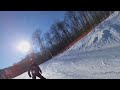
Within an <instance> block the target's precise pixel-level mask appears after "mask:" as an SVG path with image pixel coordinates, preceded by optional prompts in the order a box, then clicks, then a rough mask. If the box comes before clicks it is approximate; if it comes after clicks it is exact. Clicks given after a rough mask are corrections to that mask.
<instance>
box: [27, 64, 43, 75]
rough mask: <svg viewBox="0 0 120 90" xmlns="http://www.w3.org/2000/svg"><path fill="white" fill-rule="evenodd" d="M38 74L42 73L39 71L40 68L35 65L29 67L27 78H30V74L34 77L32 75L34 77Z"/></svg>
mask: <svg viewBox="0 0 120 90" xmlns="http://www.w3.org/2000/svg"><path fill="white" fill-rule="evenodd" d="M30 72H31V73H30ZM40 73H41V74H42V71H41V69H40V67H39V66H38V65H37V64H32V65H31V66H30V68H29V70H28V75H29V77H31V74H32V76H34V75H35V76H36V75H38V74H40Z"/></svg>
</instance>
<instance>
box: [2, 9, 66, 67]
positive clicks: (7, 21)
mask: <svg viewBox="0 0 120 90" xmlns="http://www.w3.org/2000/svg"><path fill="white" fill-rule="evenodd" d="M64 13H65V11H0V68H5V67H8V66H11V65H13V64H14V63H16V62H18V61H20V60H21V59H22V58H24V56H25V55H24V54H22V53H21V52H19V51H18V50H16V46H17V44H18V43H19V42H20V41H22V40H26V41H30V40H31V35H32V33H33V32H34V31H35V30H36V29H38V28H39V29H40V30H41V31H42V32H43V33H44V32H46V31H47V30H49V28H50V25H51V24H52V23H54V22H55V21H56V20H57V19H59V20H62V19H63V17H64Z"/></svg>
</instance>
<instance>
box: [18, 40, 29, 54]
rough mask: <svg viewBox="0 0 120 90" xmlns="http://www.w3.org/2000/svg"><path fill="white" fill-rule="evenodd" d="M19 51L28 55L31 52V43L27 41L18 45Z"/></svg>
mask: <svg viewBox="0 0 120 90" xmlns="http://www.w3.org/2000/svg"><path fill="white" fill-rule="evenodd" d="M18 50H19V51H20V52H22V53H27V52H29V50H30V43H29V42H27V41H22V42H20V43H19V44H18Z"/></svg>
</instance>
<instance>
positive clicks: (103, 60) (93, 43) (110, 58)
mask: <svg viewBox="0 0 120 90" xmlns="http://www.w3.org/2000/svg"><path fill="white" fill-rule="evenodd" d="M119 45H120V13H119V12H118V11H116V12H115V13H114V14H112V15H111V16H110V17H109V18H108V19H106V20H105V21H103V22H102V23H101V24H100V25H99V26H97V27H96V28H95V29H94V30H93V31H91V32H90V33H89V34H88V35H87V36H85V37H84V38H83V39H82V40H80V41H78V42H77V43H76V44H75V45H74V46H72V47H71V48H70V49H68V50H67V51H65V52H64V53H61V54H59V55H57V56H56V57H54V58H52V59H51V60H49V61H47V62H45V63H43V64H41V65H40V67H41V69H42V71H43V74H42V75H43V76H45V77H46V78H48V79H118V78H119V79H120V46H119ZM84 51H85V52H84ZM14 79H30V78H29V77H28V74H27V72H25V73H24V74H22V75H20V76H18V77H15V78H14Z"/></svg>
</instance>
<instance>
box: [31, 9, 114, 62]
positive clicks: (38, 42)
mask: <svg viewBox="0 0 120 90" xmlns="http://www.w3.org/2000/svg"><path fill="white" fill-rule="evenodd" d="M113 12H114V11H66V12H65V15H64V19H63V20H61V21H60V20H57V21H55V22H54V23H53V24H52V25H51V26H50V29H49V30H48V32H46V33H45V34H44V35H43V37H42V35H41V33H42V32H41V30H40V29H37V30H36V31H35V32H33V35H32V43H33V50H34V51H35V52H36V55H37V57H38V60H37V61H38V62H39V63H40V62H44V61H46V60H48V59H50V58H52V57H53V56H55V55H57V54H58V53H59V52H60V51H62V50H64V49H65V47H67V46H68V45H69V44H71V43H72V42H74V41H75V40H76V39H77V38H78V37H80V36H81V35H83V34H84V33H85V32H87V31H88V30H90V29H92V28H94V27H95V26H97V25H98V24H99V23H100V22H102V21H103V20H105V19H106V18H107V17H108V16H109V15H111V14H112V13H113ZM38 49H39V51H37V50H38Z"/></svg>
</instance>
